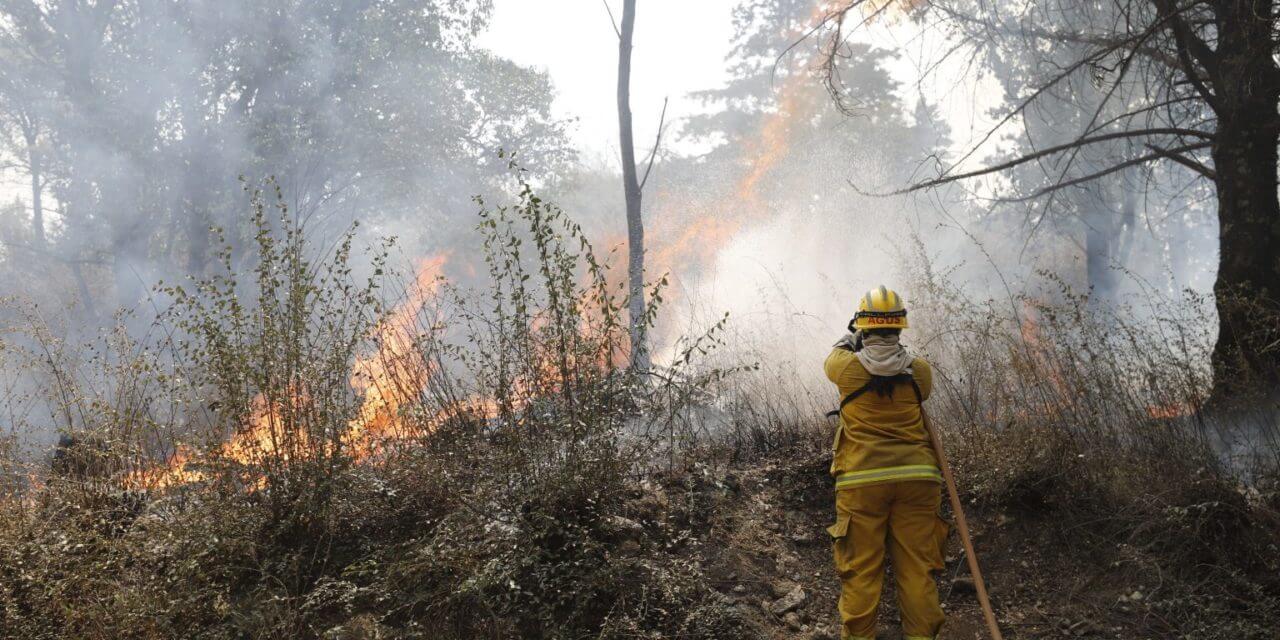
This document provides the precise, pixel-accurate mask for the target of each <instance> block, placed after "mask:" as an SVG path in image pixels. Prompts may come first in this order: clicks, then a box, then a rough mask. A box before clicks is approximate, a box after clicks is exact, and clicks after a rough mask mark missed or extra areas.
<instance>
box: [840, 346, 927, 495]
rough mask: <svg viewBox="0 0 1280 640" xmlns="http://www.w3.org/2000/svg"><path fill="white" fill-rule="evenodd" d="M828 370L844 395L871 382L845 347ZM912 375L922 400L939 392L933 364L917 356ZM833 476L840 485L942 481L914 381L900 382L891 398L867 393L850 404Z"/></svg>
mask: <svg viewBox="0 0 1280 640" xmlns="http://www.w3.org/2000/svg"><path fill="white" fill-rule="evenodd" d="M825 368H826V373H827V378H828V379H829V380H831V381H832V382H833V383H835V385H836V387H837V388H838V389H839V390H840V398H841V399H843V398H844V397H846V396H848V395H849V394H850V393H853V392H854V391H856V390H858V389H860V388H862V387H863V386H865V385H866V384H867V382H869V381H870V380H871V374H870V373H868V372H867V370H866V368H865V367H863V366H862V363H861V362H860V361H859V360H858V356H857V355H856V354H854V353H853V352H852V351H850V350H848V349H845V348H840V347H837V348H836V349H833V350H832V351H831V355H829V356H827V361H826V365H825ZM911 376H912V378H913V379H914V380H915V382H916V385H917V386H918V387H919V388H920V398H921V399H926V398H928V397H929V394H930V392H931V391H932V390H933V370H932V368H930V367H929V363H928V362H925V361H924V360H923V359H921V358H916V359H915V360H914V361H912V363H911ZM831 475H832V476H833V477H835V479H836V488H837V489H844V488H849V487H857V486H864V485H870V484H879V483H882V482H898V481H902V480H936V481H938V482H941V481H942V474H941V472H939V471H938V461H937V459H936V458H935V457H934V453H933V447H932V445H930V444H929V435H928V433H927V432H926V431H925V429H924V420H923V418H922V417H921V414H920V403H919V402H918V401H917V399H916V392H915V390H914V389H912V388H911V385H910V384H896V385H894V387H893V393H892V394H891V395H890V396H889V397H882V396H880V395H879V394H877V393H875V392H867V393H863V394H862V395H860V396H858V398H856V399H855V400H853V401H852V402H850V403H848V404H846V405H845V406H844V409H843V410H842V411H841V412H840V424H839V425H838V426H837V427H836V429H835V438H834V440H833V443H832V458H831Z"/></svg>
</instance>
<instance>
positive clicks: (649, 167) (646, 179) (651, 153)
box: [640, 98, 670, 191]
mask: <svg viewBox="0 0 1280 640" xmlns="http://www.w3.org/2000/svg"><path fill="white" fill-rule="evenodd" d="M668 100H670V98H663V99H662V114H661V115H659V116H658V136H657V137H656V138H655V139H654V141H653V148H652V149H650V150H649V157H648V158H647V159H646V161H647V163H648V164H647V165H646V166H645V168H644V177H643V178H640V190H641V191H643V190H644V185H645V183H647V182H649V172H650V171H653V161H654V160H656V159H657V157H658V147H659V146H661V145H662V126H663V124H664V123H666V121H667V101H668Z"/></svg>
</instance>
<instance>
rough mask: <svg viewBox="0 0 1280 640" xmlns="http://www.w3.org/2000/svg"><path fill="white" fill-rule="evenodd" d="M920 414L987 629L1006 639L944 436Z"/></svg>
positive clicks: (994, 637)
mask: <svg viewBox="0 0 1280 640" xmlns="http://www.w3.org/2000/svg"><path fill="white" fill-rule="evenodd" d="M920 416H921V417H923V418H924V429H925V431H927V432H928V433H929V442H930V443H932V444H933V452H934V453H935V454H937V456H938V468H940V469H941V470H942V478H943V480H945V481H946V483H947V493H948V494H949V495H950V496H951V510H952V511H953V512H955V516H956V529H958V530H959V531H960V544H962V545H964V555H965V559H966V560H968V562H969V573H970V574H972V575H973V586H974V589H975V590H976V591H977V592H978V604H979V605H981V606H982V616H983V617H984V618H986V620H987V630H988V631H990V632H991V638H992V640H1004V636H1002V635H1000V625H999V624H998V623H997V622H996V614H995V612H994V611H992V610H991V600H990V599H989V598H988V597H987V585H986V583H985V582H983V580H982V569H981V568H980V567H979V566H978V554H977V552H975V551H974V550H973V540H972V539H970V537H969V523H968V522H967V521H966V520H965V517H964V507H963V506H961V504H960V493H959V492H957V491H956V479H955V476H954V475H952V473H951V465H950V464H949V463H948V462H947V454H946V453H944V452H943V450H942V437H941V436H940V435H939V434H938V431H937V430H936V429H934V428H933V422H932V421H931V420H929V414H927V413H925V411H924V407H920Z"/></svg>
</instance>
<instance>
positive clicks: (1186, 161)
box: [1144, 144, 1218, 181]
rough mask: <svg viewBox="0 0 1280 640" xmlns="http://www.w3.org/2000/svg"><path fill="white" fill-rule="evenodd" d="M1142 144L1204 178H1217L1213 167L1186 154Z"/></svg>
mask: <svg viewBox="0 0 1280 640" xmlns="http://www.w3.org/2000/svg"><path fill="white" fill-rule="evenodd" d="M1144 146H1145V147H1146V148H1148V149H1150V150H1152V151H1154V152H1155V153H1156V154H1157V155H1159V156H1160V157H1162V158H1168V159H1169V160H1172V161H1174V162H1176V163H1178V164H1180V165H1182V166H1184V167H1186V168H1188V169H1191V170H1192V171H1194V172H1196V173H1198V174H1200V175H1202V176H1204V177H1206V178H1208V179H1210V180H1214V181H1216V180H1217V179H1218V173H1217V172H1216V171H1214V170H1213V169H1210V168H1209V167H1206V166H1204V164H1202V163H1200V162H1196V161H1195V160H1192V159H1191V158H1188V157H1186V156H1184V155H1180V154H1177V153H1174V152H1172V151H1169V150H1168V149H1162V148H1160V147H1157V146H1156V145H1154V144H1148V145H1144Z"/></svg>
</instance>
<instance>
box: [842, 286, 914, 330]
mask: <svg viewBox="0 0 1280 640" xmlns="http://www.w3.org/2000/svg"><path fill="white" fill-rule="evenodd" d="M853 327H854V329H859V330H866V329H906V328H907V308H906V307H905V306H903V304H902V296H900V295H898V293H897V292H896V291H894V290H893V289H890V288H888V287H885V286H884V285H880V286H879V287H876V288H875V289H872V290H870V291H868V292H867V294H866V295H864V296H862V300H859V301H858V313H857V314H856V315H854V316H853Z"/></svg>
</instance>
